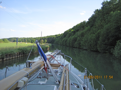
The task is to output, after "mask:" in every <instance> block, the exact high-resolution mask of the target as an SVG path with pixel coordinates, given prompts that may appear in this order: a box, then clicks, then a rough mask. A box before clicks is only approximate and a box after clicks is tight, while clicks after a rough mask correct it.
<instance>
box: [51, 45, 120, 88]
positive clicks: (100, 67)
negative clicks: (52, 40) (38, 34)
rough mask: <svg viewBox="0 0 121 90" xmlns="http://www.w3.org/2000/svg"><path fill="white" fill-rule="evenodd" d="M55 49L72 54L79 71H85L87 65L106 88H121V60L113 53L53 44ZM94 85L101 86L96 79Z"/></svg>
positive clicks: (52, 48)
mask: <svg viewBox="0 0 121 90" xmlns="http://www.w3.org/2000/svg"><path fill="white" fill-rule="evenodd" d="M55 49H60V50H61V51H62V52H63V53H64V54H66V55H69V56H71V57H72V58H73V60H74V61H73V62H72V64H73V65H74V66H75V67H76V68H77V69H78V70H79V71H81V72H83V71H84V68H85V67H86V68H87V69H88V71H89V72H91V73H92V74H93V76H98V81H99V82H100V83H101V84H103V85H104V87H105V88H106V90H121V60H118V59H116V58H115V57H114V56H113V55H110V54H102V53H98V52H91V51H87V50H82V49H76V48H69V47H64V46H57V45H53V46H52V47H51V50H55ZM75 61H76V62H77V63H76V62H75ZM79 64H80V65H81V66H83V67H84V68H82V67H81V66H79ZM99 76H100V78H99ZM94 86H95V88H97V87H100V85H99V84H98V83H97V81H96V80H94ZM98 90H99V89H98Z"/></svg>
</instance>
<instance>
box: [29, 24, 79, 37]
mask: <svg viewBox="0 0 121 90" xmlns="http://www.w3.org/2000/svg"><path fill="white" fill-rule="evenodd" d="M76 24H77V23H70V22H55V23H53V24H38V23H30V25H31V26H34V27H36V28H35V29H34V31H33V30H31V31H29V33H28V35H29V36H32V37H40V36H41V31H42V36H47V35H55V34H60V33H63V32H64V31H66V30H68V29H70V28H72V27H73V26H74V25H76Z"/></svg>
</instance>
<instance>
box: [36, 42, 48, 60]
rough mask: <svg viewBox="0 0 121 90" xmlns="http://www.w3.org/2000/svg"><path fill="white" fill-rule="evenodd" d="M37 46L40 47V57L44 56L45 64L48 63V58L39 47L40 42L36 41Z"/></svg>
mask: <svg viewBox="0 0 121 90" xmlns="http://www.w3.org/2000/svg"><path fill="white" fill-rule="evenodd" d="M36 45H37V47H38V52H39V54H40V56H42V57H43V59H44V60H45V62H46V61H47V57H46V55H45V53H44V52H43V50H42V48H41V46H40V45H39V42H38V40H36Z"/></svg>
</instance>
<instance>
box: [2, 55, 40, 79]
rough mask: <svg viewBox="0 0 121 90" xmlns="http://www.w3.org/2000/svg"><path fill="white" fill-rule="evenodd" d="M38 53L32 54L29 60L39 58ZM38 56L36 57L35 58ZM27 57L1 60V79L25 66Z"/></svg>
mask: <svg viewBox="0 0 121 90" xmlns="http://www.w3.org/2000/svg"><path fill="white" fill-rule="evenodd" d="M37 56H38V55H31V56H30V57H29V60H36V59H38V57H37ZM35 57H36V58H35ZM26 59H27V57H20V58H16V59H11V60H8V61H4V62H0V80H2V79H4V78H6V77H8V76H10V75H11V74H13V73H15V72H17V71H19V70H21V69H23V68H25V66H26V65H25V62H26Z"/></svg>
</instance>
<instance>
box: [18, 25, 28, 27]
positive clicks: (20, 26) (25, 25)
mask: <svg viewBox="0 0 121 90" xmlns="http://www.w3.org/2000/svg"><path fill="white" fill-rule="evenodd" d="M19 26H20V27H27V26H26V25H19Z"/></svg>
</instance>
